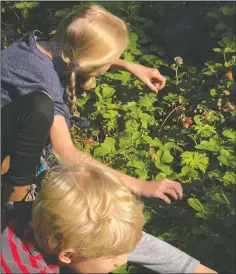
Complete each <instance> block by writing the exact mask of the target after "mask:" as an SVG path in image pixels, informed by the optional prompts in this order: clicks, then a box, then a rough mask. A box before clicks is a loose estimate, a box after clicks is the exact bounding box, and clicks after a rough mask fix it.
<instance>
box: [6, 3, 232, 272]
mask: <svg viewBox="0 0 236 274" xmlns="http://www.w3.org/2000/svg"><path fill="white" fill-rule="evenodd" d="M102 4H103V6H104V7H105V8H107V9H109V10H110V11H112V12H113V13H114V14H116V15H118V16H120V17H122V18H124V19H125V20H126V22H127V23H128V25H129V27H130V44H129V48H128V50H127V51H126V52H125V53H124V58H125V59H126V60H128V61H134V62H136V63H141V64H144V65H147V66H150V67H158V68H159V70H160V71H161V72H162V73H163V74H164V75H165V76H166V77H167V85H166V88H165V89H164V90H163V91H161V92H159V93H158V94H154V93H152V92H150V91H149V90H148V88H147V87H145V86H144V85H143V84H142V83H141V82H140V81H139V80H137V79H135V78H134V77H133V76H132V75H131V74H130V73H128V72H124V71H117V72H114V73H110V72H107V73H106V74H105V75H103V76H101V77H100V78H99V79H98V83H99V84H98V85H97V87H96V88H95V90H92V91H90V92H87V93H81V96H80V98H79V99H78V101H77V105H78V109H79V111H80V113H81V116H84V117H88V119H89V120H90V122H91V127H90V128H89V129H88V130H86V131H77V130H74V132H73V139H74V142H75V145H76V146H77V147H78V148H79V149H81V150H84V151H86V152H87V153H90V154H91V155H93V156H94V157H95V158H96V159H98V160H100V161H103V162H104V163H107V164H108V165H110V166H112V167H114V168H117V169H119V170H121V171H123V172H125V173H127V174H129V175H132V176H135V177H137V178H140V179H143V180H153V179H160V178H166V177H168V178H170V179H173V180H177V181H180V182H182V183H183V188H184V193H185V194H184V198H183V200H182V201H178V202H173V203H172V204H171V205H170V206H166V205H164V204H163V203H162V202H161V201H160V200H157V199H147V200H145V203H146V211H145V215H146V217H147V218H148V219H149V222H148V223H147V226H146V230H147V231H148V232H150V233H152V234H154V235H156V236H157V237H160V238H161V239H164V240H166V241H168V242H170V243H171V244H173V245H175V246H177V247H178V248H180V249H182V250H184V251H186V252H187V253H190V254H191V255H193V256H195V257H197V258H198V259H200V260H201V261H202V263H204V264H206V265H208V266H210V267H211V268H214V269H216V270H217V271H219V272H227V273H230V272H235V260H234V256H235V229H236V226H235V214H236V210H235V183H236V178H235V166H236V157H235V139H236V135H235V128H234V124H235V112H236V107H235V80H234V78H233V75H235V67H236V57H235V24H234V22H235V21H234V20H235V5H234V3H230V2H229V3H223V2H221V3H212V4H209V3H198V4H196V3H185V2H181V3H174V2H172V3H168V2H166V3H164V2H148V3H142V2H103V3H102ZM83 5H87V3H85V2H57V3H53V2H40V3H37V2H17V3H14V2H9V3H7V2H6V3H5V4H4V6H3V8H4V9H5V11H4V12H5V13H6V14H12V21H9V19H8V20H7V19H6V20H3V33H2V39H3V45H4V46H7V45H8V43H9V42H11V40H12V37H11V36H10V37H9V34H8V33H7V31H9V28H8V30H7V29H6V28H4V23H5V24H6V25H7V24H11V25H13V26H14V27H15V29H16V33H15V37H17V36H19V35H22V34H25V33H27V32H28V31H29V30H32V29H35V28H37V29H41V30H43V31H44V32H46V33H54V32H55V28H56V24H57V23H58V22H59V20H60V19H61V18H62V17H63V16H65V15H66V14H67V13H68V12H70V11H71V10H72V9H75V8H80V7H81V6H83ZM194 5H198V7H200V8H201V9H200V10H201V11H202V13H203V15H204V18H205V23H206V31H207V36H206V37H207V39H208V40H207V41H202V43H203V49H204V45H207V44H210V45H212V48H213V49H212V51H211V52H210V53H209V51H207V49H206V51H207V52H202V55H203V58H205V59H202V64H201V65H200V66H199V65H198V66H197V67H196V66H194V56H193V58H192V59H191V57H190V58H189V59H186V56H184V60H183V62H182V61H181V59H175V60H174V59H173V58H174V57H175V56H170V55H168V51H166V48H165V40H164V39H160V40H158V39H159V35H158V31H157V32H156V36H155V35H154V30H155V29H157V28H158V24H159V23H160V22H162V21H163V20H164V18H165V17H167V16H168V14H169V13H171V14H175V15H176V14H178V15H179V18H180V17H181V16H183V14H184V13H183V12H184V11H183V10H186V9H187V10H188V9H189V10H193V9H195V8H194ZM197 12H199V11H197ZM14 13H15V15H14ZM195 13H196V12H195ZM16 17H18V18H19V22H18V21H17V20H18V19H17V20H15V19H14V18H16ZM8 18H10V17H8ZM166 24H168V22H166ZM161 31H162V30H160V32H161ZM201 35H203V34H202V33H199V34H198V36H199V37H198V38H199V39H201V37H202V36H201ZM13 36H14V35H13ZM15 37H14V38H15ZM181 43H182V44H184V43H185V41H184V40H182V41H176V44H178V47H181ZM206 47H207V46H206ZM208 53H209V56H211V57H212V59H213V60H215V61H212V60H209V59H206V58H207V57H206V56H207V54H208ZM198 54H199V53H198ZM181 57H183V56H181ZM122 271H125V270H124V268H123V270H122ZM129 271H130V272H137V271H138V268H129Z"/></svg>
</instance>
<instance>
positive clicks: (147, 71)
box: [1, 5, 182, 203]
mask: <svg viewBox="0 0 236 274" xmlns="http://www.w3.org/2000/svg"><path fill="white" fill-rule="evenodd" d="M127 45H128V30H127V27H126V25H125V23H124V22H123V21H122V20H121V19H119V18H118V17H116V16H115V15H113V14H111V13H109V12H107V11H106V10H105V9H103V8H102V7H100V6H97V5H92V6H90V7H88V8H84V9H82V10H80V11H76V12H73V13H71V14H69V15H68V16H67V17H66V18H65V19H64V20H62V22H61V24H60V25H59V28H58V30H57V33H56V35H55V37H54V38H53V39H51V40H49V39H43V38H42V37H40V33H39V32H38V31H34V32H31V33H30V34H29V35H27V36H26V37H23V38H22V39H21V40H19V41H16V42H15V43H13V44H12V45H11V46H9V47H8V48H6V49H4V50H3V51H2V60H1V61H2V62H1V83H2V87H1V91H2V92H1V99H2V100H1V102H2V123H1V129H2V131H1V144H2V150H1V158H2V161H3V160H4V158H5V157H6V156H8V155H10V159H11V161H10V168H9V171H8V172H7V173H6V174H4V176H3V177H2V182H3V187H2V200H3V201H4V202H6V201H11V200H22V199H23V198H25V196H26V195H27V192H28V191H29V189H31V187H32V184H33V174H34V173H35V169H36V166H37V164H38V162H39V159H40V155H41V153H42V150H43V148H44V146H45V144H46V142H47V140H48V137H49V138H50V142H51V145H52V149H53V150H54V151H55V153H56V154H57V155H58V156H59V157H60V159H61V161H62V162H64V163H66V164H73V163H75V162H76V161H77V159H79V158H81V157H82V158H86V161H87V162H89V163H91V164H94V165H96V166H100V167H103V168H104V169H106V170H109V171H111V172H113V173H114V174H116V175H117V176H119V178H121V179H123V180H124V181H125V182H126V183H127V185H128V187H129V189H131V190H132V191H133V192H134V193H135V194H138V195H143V196H148V197H149V196H152V197H158V198H160V199H163V200H164V201H165V202H166V203H170V199H169V198H168V196H167V195H166V194H168V195H170V196H172V197H173V198H174V199H179V198H181V197H182V187H181V185H180V184H179V183H177V182H174V181H172V180H168V179H165V180H159V181H151V182H145V181H142V180H138V179H136V178H133V177H130V176H128V175H126V174H122V173H120V172H119V171H116V170H113V169H111V168H109V167H107V166H106V165H104V164H102V163H100V162H98V161H96V160H95V159H93V158H91V157H86V156H88V155H86V154H85V153H84V152H82V151H80V150H78V149H76V148H75V146H74V145H73V142H72V140H71V137H70V133H69V129H68V128H69V127H71V125H72V123H73V122H74V121H75V118H74V117H73V114H74V113H75V112H76V108H75V100H76V96H75V95H76V92H75V91H76V74H81V75H83V76H84V77H85V78H87V79H88V81H87V83H85V86H88V84H90V86H91V83H92V84H94V78H93V77H95V76H98V75H100V74H102V73H104V72H105V71H107V70H108V69H109V67H114V66H115V67H119V68H123V69H126V70H128V71H130V72H131V73H133V74H134V75H135V76H136V77H138V78H139V79H140V80H142V81H143V82H144V83H145V84H146V85H147V86H148V87H150V89H152V90H153V91H157V86H159V89H161V88H163V87H164V86H165V78H164V77H163V76H162V75H161V74H160V73H159V71H158V70H157V69H153V68H147V67H144V66H141V65H138V64H134V63H130V62H127V61H125V60H120V59H119V58H120V56H121V54H122V53H123V52H124V50H125V49H126V48H127ZM91 77H92V78H91ZM91 79H92V80H91ZM64 82H65V90H66V95H67V102H66V101H65V100H64V98H63V97H64V94H63V92H62V86H61V85H62V84H64ZM68 106H69V108H68ZM69 109H70V111H69ZM29 193H31V191H29Z"/></svg>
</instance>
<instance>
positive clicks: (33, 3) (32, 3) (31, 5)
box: [27, 1, 39, 9]
mask: <svg viewBox="0 0 236 274" xmlns="http://www.w3.org/2000/svg"><path fill="white" fill-rule="evenodd" d="M38 5H39V3H38V2H36V1H35V2H27V8H28V9H32V8H35V7H37V6H38Z"/></svg>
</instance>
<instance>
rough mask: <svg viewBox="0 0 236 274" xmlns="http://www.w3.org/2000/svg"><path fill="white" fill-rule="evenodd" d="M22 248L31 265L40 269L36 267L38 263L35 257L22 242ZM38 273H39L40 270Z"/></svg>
mask: <svg viewBox="0 0 236 274" xmlns="http://www.w3.org/2000/svg"><path fill="white" fill-rule="evenodd" d="M22 249H23V250H24V251H25V252H26V253H27V254H28V256H29V260H30V263H31V266H32V267H33V268H35V269H37V270H39V271H40V269H39V268H38V264H37V262H36V259H35V258H34V257H32V256H31V254H30V253H29V250H28V249H27V248H26V247H25V245H24V243H23V242H22ZM40 273H41V271H40Z"/></svg>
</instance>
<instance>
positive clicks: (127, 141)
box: [119, 137, 131, 148]
mask: <svg viewBox="0 0 236 274" xmlns="http://www.w3.org/2000/svg"><path fill="white" fill-rule="evenodd" d="M130 144H131V143H130V139H128V138H125V137H121V138H120V140H119V146H120V148H125V147H126V146H128V145H130Z"/></svg>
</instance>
